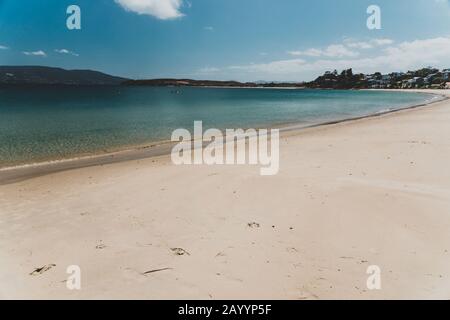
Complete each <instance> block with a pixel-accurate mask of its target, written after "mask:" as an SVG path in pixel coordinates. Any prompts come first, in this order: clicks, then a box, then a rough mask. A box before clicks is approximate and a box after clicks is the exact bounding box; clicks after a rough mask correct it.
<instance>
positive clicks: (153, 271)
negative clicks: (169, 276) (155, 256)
mask: <svg viewBox="0 0 450 320" xmlns="http://www.w3.org/2000/svg"><path fill="white" fill-rule="evenodd" d="M167 270H172V268H162V269H153V270H149V271H146V272H144V273H142V274H143V275H144V276H146V275H148V274H152V273H156V272H161V271H167Z"/></svg>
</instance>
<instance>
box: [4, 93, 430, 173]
mask: <svg viewBox="0 0 450 320" xmlns="http://www.w3.org/2000/svg"><path fill="white" fill-rule="evenodd" d="M177 90H179V92H176V91H177ZM429 99H430V95H425V94H416V93H398V92H382V91H332V90H283V89H227V88H220V89H214V88H181V89H174V88H153V87H95V88H90V87H78V88H71V87H36V88H1V89H0V166H5V165H11V164H20V163H27V162H36V161H44V160H49V159H61V158H66V157H72V156H76V155H81V154H89V153H94V152H107V151H113V150H118V149H120V148H125V147H129V146H133V145H140V144H145V143H149V142H155V141H161V140H168V139H170V136H171V134H172V131H173V130H174V129H177V128H186V129H189V130H191V131H192V130H193V129H192V127H193V122H194V121H195V120H202V121H203V126H204V128H205V129H206V128H209V127H214V128H219V129H225V128H250V127H255V128H257V127H269V126H277V125H281V124H287V123H298V124H303V125H305V126H307V125H312V124H317V123H321V122H325V121H330V120H340V119H345V118H349V117H355V116H362V115H368V114H372V113H376V112H381V111H385V110H386V109H397V108H403V107H407V106H410V105H414V104H420V103H423V102H425V101H426V100H429Z"/></svg>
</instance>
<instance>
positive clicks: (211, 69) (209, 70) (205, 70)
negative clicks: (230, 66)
mask: <svg viewBox="0 0 450 320" xmlns="http://www.w3.org/2000/svg"><path fill="white" fill-rule="evenodd" d="M219 71H220V69H219V68H214V67H205V68H201V69H200V70H199V71H198V72H199V73H203V74H208V73H216V72H219Z"/></svg>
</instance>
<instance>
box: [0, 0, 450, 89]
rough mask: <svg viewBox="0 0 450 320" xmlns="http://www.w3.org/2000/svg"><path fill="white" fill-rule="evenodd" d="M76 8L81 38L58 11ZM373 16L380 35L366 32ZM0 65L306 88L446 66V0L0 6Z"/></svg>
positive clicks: (18, 0) (86, 0)
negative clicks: (326, 77)
mask: <svg viewBox="0 0 450 320" xmlns="http://www.w3.org/2000/svg"><path fill="white" fill-rule="evenodd" d="M72 4H75V5H78V6H79V7H80V8H81V19H82V20H81V25H82V29H81V30H68V29H67V27H66V19H67V17H68V15H67V14H66V9H67V7H68V6H69V5H72ZM371 4H376V5H378V6H379V7H380V8H381V19H382V29H381V30H369V29H368V28H367V26H366V20H367V18H368V14H367V13H366V10H367V7H368V6H369V5H371ZM0 64H1V65H46V66H57V67H63V68H69V69H75V68H77V69H95V70H100V71H104V72H107V73H111V74H115V75H121V76H126V77H132V78H157V77H188V78H197V79H200V78H201V79H222V80H242V81H254V80H276V81H281V80H287V81H300V80H310V79H313V78H315V77H316V76H317V75H318V74H320V73H322V72H323V71H325V70H328V69H334V68H337V69H343V68H346V67H353V68H354V69H355V70H356V71H361V72H372V71H376V70H380V71H382V72H388V71H397V70H398V71H405V70H407V69H412V68H418V67H422V66H427V65H434V66H437V67H440V68H450V5H449V1H448V0H394V1H393V0H370V1H366V0H339V1H336V0H315V1H306V0H277V1H274V0H189V1H188V0H95V1H92V0H69V1H66V0H39V1H37V0H0Z"/></svg>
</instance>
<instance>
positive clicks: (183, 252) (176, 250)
mask: <svg viewBox="0 0 450 320" xmlns="http://www.w3.org/2000/svg"><path fill="white" fill-rule="evenodd" d="M170 250H171V251H172V252H173V253H174V254H175V255H177V256H184V255H188V256H190V255H191V254H190V253H189V252H187V251H186V250H184V249H183V248H171V249H170Z"/></svg>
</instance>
